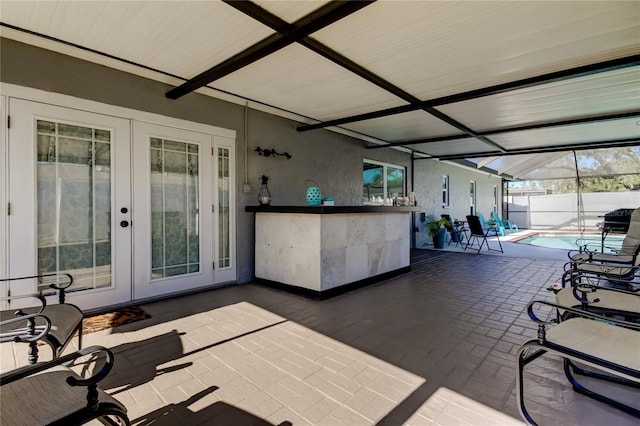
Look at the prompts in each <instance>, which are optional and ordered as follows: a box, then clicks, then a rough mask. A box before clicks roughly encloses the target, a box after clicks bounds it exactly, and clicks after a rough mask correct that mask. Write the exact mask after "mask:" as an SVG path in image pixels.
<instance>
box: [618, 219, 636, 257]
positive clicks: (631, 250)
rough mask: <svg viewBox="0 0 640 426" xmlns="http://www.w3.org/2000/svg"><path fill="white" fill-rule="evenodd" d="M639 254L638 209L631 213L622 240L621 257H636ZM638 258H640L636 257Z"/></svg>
mask: <svg viewBox="0 0 640 426" xmlns="http://www.w3.org/2000/svg"><path fill="white" fill-rule="evenodd" d="M639 253H640V208H637V209H635V210H634V211H633V213H631V221H630V222H629V230H628V231H627V235H626V236H625V237H624V240H622V248H621V249H620V254H621V255H626V256H638V254H639ZM638 257H639V258H640V256H638Z"/></svg>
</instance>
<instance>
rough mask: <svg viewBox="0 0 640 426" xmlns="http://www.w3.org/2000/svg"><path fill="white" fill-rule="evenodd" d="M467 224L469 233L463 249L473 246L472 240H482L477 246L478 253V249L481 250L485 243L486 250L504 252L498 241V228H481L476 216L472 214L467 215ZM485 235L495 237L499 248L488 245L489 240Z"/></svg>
mask: <svg viewBox="0 0 640 426" xmlns="http://www.w3.org/2000/svg"><path fill="white" fill-rule="evenodd" d="M467 224H468V225H469V231H470V232H471V234H470V235H469V239H468V240H467V244H466V245H465V246H464V249H465V250H466V249H467V248H469V247H473V241H475V242H476V243H477V242H478V240H482V242H481V243H480V246H479V247H478V254H479V253H480V250H482V247H483V246H484V244H485V243H487V250H489V251H500V253H504V251H503V250H502V243H501V242H500V236H499V233H498V230H497V229H496V228H495V227H489V228H487V229H483V228H482V224H481V223H480V219H479V218H478V216H473V215H469V216H467ZM487 237H496V239H497V240H498V245H499V246H500V250H497V249H492V248H491V247H490V246H489V241H488V240H487Z"/></svg>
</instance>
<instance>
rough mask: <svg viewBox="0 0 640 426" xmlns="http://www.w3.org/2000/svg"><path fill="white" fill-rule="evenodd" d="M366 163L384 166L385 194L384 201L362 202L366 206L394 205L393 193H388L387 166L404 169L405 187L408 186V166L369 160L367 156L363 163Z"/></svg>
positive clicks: (383, 182)
mask: <svg viewBox="0 0 640 426" xmlns="http://www.w3.org/2000/svg"><path fill="white" fill-rule="evenodd" d="M364 163H369V164H375V165H377V166H382V167H383V171H382V174H383V176H384V178H383V180H382V193H383V194H384V201H383V202H382V203H376V202H372V201H363V202H362V204H363V205H365V206H391V205H393V200H391V194H389V193H388V190H387V168H388V167H393V168H395V169H402V170H403V171H404V178H403V184H404V187H405V188H406V187H407V168H406V167H405V166H400V165H398V164H391V163H383V162H381V161H376V160H369V159H367V158H365V159H363V160H362V164H364ZM403 195H404V196H408V195H409V194H403Z"/></svg>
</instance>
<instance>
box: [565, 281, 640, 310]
mask: <svg viewBox="0 0 640 426" xmlns="http://www.w3.org/2000/svg"><path fill="white" fill-rule="evenodd" d="M587 299H589V301H590V303H589V305H590V306H593V307H596V308H600V309H615V310H619V311H624V312H638V313H640V294H627V293H620V292H617V291H610V290H604V289H603V290H596V291H595V292H593V293H587ZM596 299H598V301H597V302H594V300H596ZM556 302H557V303H558V304H559V305H562V306H569V307H571V306H578V305H580V302H579V301H578V300H577V299H576V297H575V296H574V295H573V288H571V287H567V288H563V289H562V290H560V291H559V292H558V293H557V294H556Z"/></svg>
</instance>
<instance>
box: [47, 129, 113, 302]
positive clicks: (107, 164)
mask: <svg viewBox="0 0 640 426" xmlns="http://www.w3.org/2000/svg"><path fill="white" fill-rule="evenodd" d="M36 128H37V156H38V157H37V218H38V274H47V273H54V272H61V271H64V272H68V273H70V274H71V275H72V276H73V277H74V280H75V284H74V286H73V289H74V290H75V291H78V290H86V289H95V288H101V287H109V286H110V285H111V235H110V234H111V223H110V222H111V158H110V151H111V150H110V145H111V132H110V131H108V130H103V129H95V128H90V127H85V126H75V125H70V124H64V123H57V122H53V121H47V120H37V121H36ZM47 286H48V282H41V283H39V286H38V287H39V288H38V290H39V291H40V290H42V291H45V293H47V292H49V293H50V292H51V291H50V290H49V289H48V288H47Z"/></svg>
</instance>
